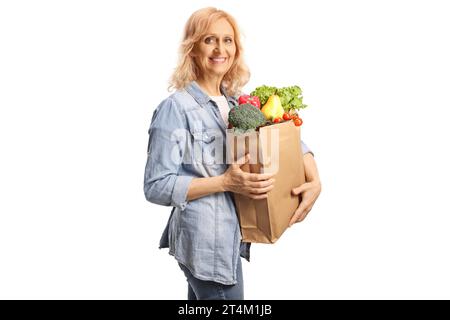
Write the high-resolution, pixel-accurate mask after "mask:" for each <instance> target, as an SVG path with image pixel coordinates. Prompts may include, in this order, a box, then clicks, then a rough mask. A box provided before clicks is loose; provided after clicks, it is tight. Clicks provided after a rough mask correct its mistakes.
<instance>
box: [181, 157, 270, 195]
mask: <svg viewBox="0 0 450 320" xmlns="http://www.w3.org/2000/svg"><path fill="white" fill-rule="evenodd" d="M249 159H250V157H249V156H248V155H247V156H246V159H245V161H244V164H245V163H246V162H248V161H249ZM238 163H240V162H238ZM242 165H243V164H241V165H238V164H231V165H230V167H229V168H228V169H227V171H226V172H225V173H224V174H222V175H220V176H217V177H208V178H194V179H192V181H191V183H190V185H189V189H188V192H187V200H194V199H198V198H201V197H204V196H207V195H210V194H213V193H216V192H225V191H231V192H234V193H240V194H243V195H246V196H248V197H249V198H252V199H264V198H267V192H269V191H270V190H272V188H273V183H274V182H275V180H274V179H272V178H273V176H274V174H258V173H248V172H244V171H242V169H241V166H242Z"/></svg>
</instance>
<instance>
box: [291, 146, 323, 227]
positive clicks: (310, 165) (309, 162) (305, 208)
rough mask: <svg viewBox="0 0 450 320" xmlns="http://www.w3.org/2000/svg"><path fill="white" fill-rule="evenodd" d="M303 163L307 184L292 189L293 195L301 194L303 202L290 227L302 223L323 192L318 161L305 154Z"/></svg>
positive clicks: (309, 154)
mask: <svg viewBox="0 0 450 320" xmlns="http://www.w3.org/2000/svg"><path fill="white" fill-rule="evenodd" d="M303 163H304V167H305V177H306V183H304V184H302V185H301V186H299V187H297V188H294V189H292V194H294V195H300V194H301V199H302V200H301V202H300V205H299V206H298V208H297V210H296V211H295V213H294V215H293V216H292V219H291V221H290V222H289V226H292V225H293V224H294V223H296V222H301V221H303V220H304V219H305V218H306V216H307V215H308V213H309V212H310V211H311V209H312V207H313V206H314V203H315V202H316V200H317V198H318V197H319V195H320V192H321V191H322V185H321V183H320V178H319V171H318V170H317V165H316V161H315V160H314V157H313V155H312V154H311V153H307V154H305V155H304V156H303Z"/></svg>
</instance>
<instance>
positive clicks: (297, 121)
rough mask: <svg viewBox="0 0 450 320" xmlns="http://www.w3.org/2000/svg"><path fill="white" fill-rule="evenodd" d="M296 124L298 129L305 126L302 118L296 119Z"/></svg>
mask: <svg viewBox="0 0 450 320" xmlns="http://www.w3.org/2000/svg"><path fill="white" fill-rule="evenodd" d="M294 124H295V126H296V127H300V126H301V125H302V124H303V120H302V118H296V119H294Z"/></svg>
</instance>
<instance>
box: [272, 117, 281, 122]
mask: <svg viewBox="0 0 450 320" xmlns="http://www.w3.org/2000/svg"><path fill="white" fill-rule="evenodd" d="M279 122H281V118H275V119H273V123H279Z"/></svg>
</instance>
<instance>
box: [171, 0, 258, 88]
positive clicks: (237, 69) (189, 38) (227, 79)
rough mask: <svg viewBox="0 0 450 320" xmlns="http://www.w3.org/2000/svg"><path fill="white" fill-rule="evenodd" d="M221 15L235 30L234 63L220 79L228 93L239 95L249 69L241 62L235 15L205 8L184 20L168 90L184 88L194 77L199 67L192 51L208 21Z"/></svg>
mask: <svg viewBox="0 0 450 320" xmlns="http://www.w3.org/2000/svg"><path fill="white" fill-rule="evenodd" d="M221 18H225V19H226V20H227V21H228V22H229V23H230V25H231V27H232V28H233V31H234V41H235V44H236V53H235V57H234V61H233V64H232V65H231V67H230V69H229V70H228V72H227V73H226V74H225V75H224V77H223V79H222V83H221V84H222V86H223V87H224V88H225V89H226V91H227V94H229V95H238V94H240V91H241V89H242V87H243V86H244V85H245V84H246V83H247V82H248V80H249V78H250V72H249V70H248V68H247V66H246V65H245V63H244V59H243V48H242V44H241V39H240V31H239V28H238V26H237V23H236V21H235V20H234V18H233V17H232V16H231V15H229V14H228V13H226V12H225V11H222V10H218V9H216V8H212V7H208V8H203V9H200V10H197V11H195V12H194V13H193V14H192V15H191V17H190V18H189V19H188V21H187V22H186V26H185V28H184V35H183V40H182V42H181V45H180V49H179V51H180V52H179V53H180V56H179V61H178V65H177V67H176V68H175V71H174V73H173V74H172V77H171V79H170V81H169V90H170V89H172V88H176V89H183V88H185V87H186V86H187V85H188V84H189V83H190V82H191V81H194V80H197V78H198V76H199V73H200V70H199V68H198V66H197V65H196V63H195V61H194V58H193V57H192V56H191V54H190V53H191V52H192V50H193V49H194V47H195V45H196V44H197V43H198V42H199V41H200V40H201V38H202V37H203V36H204V35H205V34H206V31H207V30H208V28H209V26H210V24H211V23H212V22H215V21H217V20H219V19H221Z"/></svg>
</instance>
